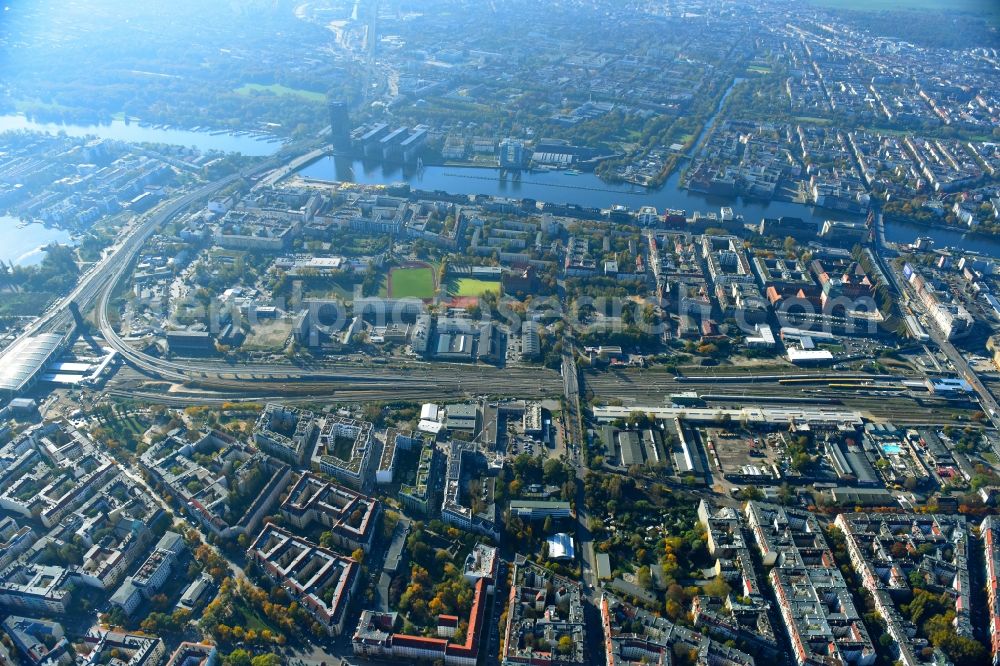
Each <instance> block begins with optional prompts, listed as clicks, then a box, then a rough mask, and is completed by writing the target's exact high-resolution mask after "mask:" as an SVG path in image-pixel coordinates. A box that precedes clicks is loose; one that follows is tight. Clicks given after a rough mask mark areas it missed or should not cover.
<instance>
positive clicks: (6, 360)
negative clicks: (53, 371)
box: [0, 333, 64, 398]
mask: <svg viewBox="0 0 1000 666" xmlns="http://www.w3.org/2000/svg"><path fill="white" fill-rule="evenodd" d="M63 341H64V338H63V336H61V335H58V334H56V333H42V334H40V335H34V336H31V337H29V338H23V339H21V340H18V341H17V342H15V343H14V344H12V345H11V346H10V347H8V348H7V349H5V350H4V351H3V352H2V353H0V396H4V397H8V398H10V397H13V396H16V395H18V394H19V393H21V392H23V391H26V390H28V389H30V388H31V387H32V386H33V385H34V384H35V382H36V381H37V380H38V378H39V376H40V375H41V373H42V371H43V370H45V368H46V367H48V365H49V363H51V362H52V360H53V358H54V357H55V356H56V354H58V353H59V352H60V351H61V350H62V346H63Z"/></svg>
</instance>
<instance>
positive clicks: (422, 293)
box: [389, 266, 434, 299]
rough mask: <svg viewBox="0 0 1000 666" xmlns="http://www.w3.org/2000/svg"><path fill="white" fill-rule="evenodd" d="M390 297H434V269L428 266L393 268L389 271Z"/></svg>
mask: <svg viewBox="0 0 1000 666" xmlns="http://www.w3.org/2000/svg"><path fill="white" fill-rule="evenodd" d="M389 296H390V297H392V298H421V299H430V298H434V270H433V269H432V268H431V267H430V266H419V267H412V268H393V269H392V270H391V271H389Z"/></svg>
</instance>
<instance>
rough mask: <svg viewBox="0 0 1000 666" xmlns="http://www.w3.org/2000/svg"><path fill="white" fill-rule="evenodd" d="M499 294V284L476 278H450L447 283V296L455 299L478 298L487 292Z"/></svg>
mask: <svg viewBox="0 0 1000 666" xmlns="http://www.w3.org/2000/svg"><path fill="white" fill-rule="evenodd" d="M491 291H492V292H493V293H494V294H499V293H500V283H499V282H496V281H495V280H477V279H476V278H452V279H451V280H449V281H448V295H449V296H455V297H473V296H474V297H480V296H483V295H484V294H486V293H488V292H491Z"/></svg>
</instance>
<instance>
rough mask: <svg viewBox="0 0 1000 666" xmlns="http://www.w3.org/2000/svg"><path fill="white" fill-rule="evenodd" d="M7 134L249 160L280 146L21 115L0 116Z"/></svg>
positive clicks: (262, 140)
mask: <svg viewBox="0 0 1000 666" xmlns="http://www.w3.org/2000/svg"><path fill="white" fill-rule="evenodd" d="M10 130H28V131H31V132H48V133H52V134H55V133H58V132H65V133H66V134H67V135H69V136H96V137H100V138H102V139H115V140H118V141H127V142H130V143H166V144H171V145H176V146H194V147H195V148H197V149H198V150H200V151H202V152H207V151H210V150H218V151H222V152H226V153H243V154H244V155H248V156H251V157H260V156H265V155H273V154H274V153H276V152H277V151H278V149H279V148H281V144H280V143H279V142H278V141H276V140H275V139H273V138H271V139H269V138H267V137H260V136H251V135H247V134H233V133H225V134H209V133H208V132H192V131H191V130H183V129H156V128H153V127H141V126H139V124H138V123H135V122H131V123H126V122H124V121H121V120H113V121H111V122H110V123H109V124H107V125H61V124H58V123H40V122H35V121H34V120H29V119H28V118H25V117H24V116H21V115H7V116H0V133H2V132H6V131H10Z"/></svg>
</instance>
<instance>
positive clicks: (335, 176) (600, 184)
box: [299, 156, 1000, 257]
mask: <svg viewBox="0 0 1000 666" xmlns="http://www.w3.org/2000/svg"><path fill="white" fill-rule="evenodd" d="M299 173H300V174H301V175H302V176H305V177H308V178H315V179H317V180H328V181H341V182H353V183H359V184H363V185H392V184H394V183H408V184H409V185H410V186H411V187H413V188H415V189H420V190H425V191H435V190H440V191H442V192H448V193H450V194H481V195H488V196H496V197H512V198H529V199H536V200H538V201H547V202H550V203H557V204H578V205H580V206H584V207H589V208H609V207H611V206H613V205H615V204H623V205H626V206H628V207H629V208H632V209H633V210H635V209H637V208H639V207H640V206H655V207H656V209H657V210H659V211H660V212H661V213H662V212H663V211H664V210H665V209H668V208H672V209H679V210H684V211H687V214H688V215H691V214H693V213H694V212H695V211H701V212H704V213H708V212H712V211H714V212H716V213H717V212H718V211H719V209H720V208H721V207H723V206H729V207H731V208H732V209H733V211H734V212H735V213H737V214H739V215H743V217H744V219H745V220H746V221H747V222H748V223H752V222H759V221H760V220H761V218H764V217H781V216H786V215H787V216H790V217H799V218H802V219H804V220H811V221H813V222H816V223H817V224H820V225H821V224H822V223H823V221H824V220H850V221H857V222H862V221H864V218H863V217H859V216H856V215H849V214H846V213H842V212H839V211H832V210H826V209H824V208H818V207H816V206H811V205H807V204H800V203H793V202H790V201H760V200H756V199H745V198H743V197H718V196H710V195H706V194H701V193H696V192H690V191H688V190H685V189H683V188H681V187H680V172H679V171H677V172H674V173H673V174H672V175H671V176H670V178H668V179H667V182H666V183H665V184H664V185H663V187H661V188H660V189H658V190H650V189H647V188H644V187H639V186H637V185H631V184H628V183H625V184H611V183H605V182H604V181H602V180H601V179H600V178H598V177H597V176H595V175H594V174H592V173H581V174H578V175H574V174H570V173H568V172H566V171H537V172H533V173H524V174H523V175H522V176H521V178H520V179H519V180H518V179H514V178H512V177H510V176H506V177H504V176H502V175H501V171H500V169H494V168H478V167H454V166H425V167H424V168H422V169H417V168H415V167H402V166H398V165H383V164H379V163H372V162H367V161H363V160H359V159H352V158H350V157H342V156H336V157H324V158H321V159H319V160H317V161H316V162H313V163H311V164H309V165H307V166H305V167H303V168H302V169H301V170H300V171H299ZM918 236H930V237H932V238H934V239H935V241H936V243H937V246H938V247H946V246H948V247H957V248H961V249H964V250H975V251H979V252H986V253H990V254H993V255H995V256H998V257H1000V242H998V241H996V240H992V239H989V238H985V237H980V236H972V235H964V234H963V233H962V232H961V231H959V230H951V229H940V228H930V227H922V226H919V225H910V224H903V223H898V222H888V223H886V239H887V240H889V241H893V242H896V243H912V242H913V241H914V240H916V239H917V237H918Z"/></svg>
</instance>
